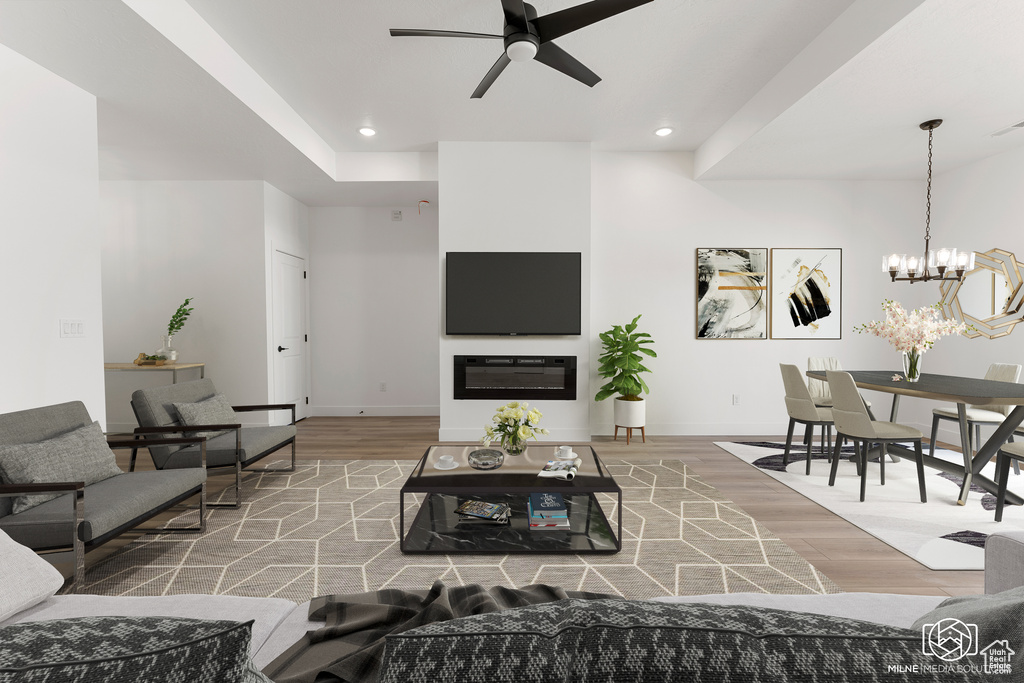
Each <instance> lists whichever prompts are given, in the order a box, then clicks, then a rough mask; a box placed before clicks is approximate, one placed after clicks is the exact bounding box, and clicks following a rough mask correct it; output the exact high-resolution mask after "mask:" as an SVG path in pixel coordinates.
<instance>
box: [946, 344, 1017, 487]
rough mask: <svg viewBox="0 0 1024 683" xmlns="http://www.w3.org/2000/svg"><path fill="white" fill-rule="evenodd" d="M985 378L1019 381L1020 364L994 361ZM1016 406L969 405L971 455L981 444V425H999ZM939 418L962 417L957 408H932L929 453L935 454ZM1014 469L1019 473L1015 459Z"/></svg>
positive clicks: (952, 418)
mask: <svg viewBox="0 0 1024 683" xmlns="http://www.w3.org/2000/svg"><path fill="white" fill-rule="evenodd" d="M985 379H990V380H995V381H997V382H1017V381H1018V380H1020V365H1013V364H1010V363H992V365H990V366H988V372H986V373H985ZM1013 407H1014V406H973V405H971V406H967V445H968V446H969V447H970V449H971V455H972V456H973V455H974V452H975V451H976V450H978V448H979V446H980V445H981V425H983V424H984V425H998V424H999V423H1001V422H1002V421H1003V420H1004V419H1006V416H1007V415H1009V414H1010V411H1011V410H1012V409H1013ZM939 420H952V421H953V422H959V421H960V417H959V415H958V414H957V411H956V409H955V408H954V409H953V410H949V409H948V408H935V409H934V410H932V433H931V444H930V445H929V446H928V454H929V455H935V438H936V436H937V435H938V432H939ZM1014 469H1015V470H1017V473H1018V474H1019V473H1020V471H1019V469H1018V468H1017V462H1016V461H1014Z"/></svg>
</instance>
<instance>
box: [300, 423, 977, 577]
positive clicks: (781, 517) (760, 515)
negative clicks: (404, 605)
mask: <svg viewBox="0 0 1024 683" xmlns="http://www.w3.org/2000/svg"><path fill="white" fill-rule="evenodd" d="M438 426H439V421H438V418H436V417H312V418H308V419H306V420H303V421H302V422H300V423H299V438H298V440H297V443H298V444H299V447H298V451H297V453H298V457H300V458H311V459H331V458H336V459H344V460H361V459H362V460H365V459H378V458H379V459H387V460H390V459H406V458H408V459H418V458H419V457H420V456H421V455H423V451H424V450H425V449H426V447H427V446H429V445H431V444H435V443H438V441H437V431H438ZM762 439H775V440H779V439H783V437H779V436H777V435H773V436H744V437H743V440H749V441H756V440H762ZM731 440H735V437H730V436H651V435H648V436H647V442H646V443H643V442H642V441H640V440H639V439H633V440H631V441H630V444H629V445H628V446H627V445H626V441H625V438H624V436H623V435H622V434H620V435H619V439H618V440H617V441H613V440H612V438H611V437H607V436H606V437H595V438H594V440H593V441H592V442H591V445H593V446H594V449H595V450H596V451H597V452H598V453H599V454H600V455H601V456H602V457H621V458H634V459H637V458H651V459H657V458H678V459H680V460H682V461H683V462H685V463H686V464H687V465H688V466H689V467H691V468H693V471H694V472H695V473H697V474H699V475H701V476H703V477H704V478H705V479H706V480H707V481H708V483H710V484H711V485H713V486H715V487H716V488H717V489H718V490H720V491H722V493H724V494H725V495H726V496H728V497H729V498H730V499H732V500H733V501H735V502H736V503H737V504H738V505H739V506H740V507H742V508H743V509H744V510H746V511H747V512H748V513H750V514H751V515H752V516H753V517H754V518H755V519H757V520H758V521H759V522H761V523H762V524H764V525H765V526H766V527H768V528H769V529H771V530H772V531H773V532H774V533H775V534H777V535H778V536H779V537H780V538H782V539H783V540H784V541H785V542H786V543H788V544H789V545H790V546H791V547H792V548H793V549H794V550H796V551H797V552H798V553H800V554H801V555H802V556H803V557H805V558H806V559H807V560H808V561H809V562H811V563H812V564H813V565H814V566H815V567H817V568H818V569H819V570H821V571H822V572H824V573H825V574H826V575H827V576H828V577H829V578H830V579H832V580H833V581H835V582H836V583H837V584H839V585H840V586H841V587H842V588H843V589H844V590H847V591H871V592H877V593H912V594H919V595H966V594H973V593H983V592H984V572H980V571H933V570H931V569H928V568H927V567H925V566H923V565H921V564H919V563H917V562H915V561H914V560H912V559H910V558H908V557H907V556H906V555H904V554H902V553H900V552H899V551H897V550H895V549H893V548H892V547H890V546H888V545H886V544H885V543H883V542H882V541H879V540H878V539H876V538H875V537H874V536H871V535H869V534H868V533H866V532H864V531H861V530H860V529H859V528H857V527H856V526H854V525H853V524H850V523H849V522H847V521H845V520H843V519H842V518H841V517H837V516H836V515H834V514H832V513H831V512H829V511H828V510H826V509H825V508H823V507H821V506H820V505H818V504H816V503H813V502H811V501H809V500H808V499H806V498H804V497H803V496H801V495H800V494H798V493H796V492H794V491H793V490H791V489H790V488H788V487H786V486H785V485H783V484H781V483H779V482H777V481H775V480H774V479H772V478H771V477H769V476H768V475H766V474H764V473H762V472H760V471H759V470H757V469H756V468H754V467H751V466H750V465H747V464H746V463H744V462H741V461H740V460H739V459H737V458H735V457H733V456H731V455H729V454H728V453H726V452H725V451H723V450H721V449H720V448H718V447H717V446H715V445H713V442H714V441H731Z"/></svg>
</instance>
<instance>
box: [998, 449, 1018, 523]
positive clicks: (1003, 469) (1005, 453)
mask: <svg viewBox="0 0 1024 683" xmlns="http://www.w3.org/2000/svg"><path fill="white" fill-rule="evenodd" d="M1020 460H1024V443H1020V442H1014V443H1004V444H1003V446H1002V448H1000V449H999V452H998V453H996V481H997V482H998V483H999V488H998V489H997V490H996V521H997V522H1001V521H1003V505H1005V504H1006V484H1007V479H1009V478H1010V462H1011V461H1012V462H1013V464H1014V465H1016V464H1017V462H1018V461H1020Z"/></svg>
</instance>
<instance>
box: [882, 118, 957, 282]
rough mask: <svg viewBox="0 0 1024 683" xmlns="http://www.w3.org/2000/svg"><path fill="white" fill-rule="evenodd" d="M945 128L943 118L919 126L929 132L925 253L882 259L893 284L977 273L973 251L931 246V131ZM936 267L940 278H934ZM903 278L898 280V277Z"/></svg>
mask: <svg viewBox="0 0 1024 683" xmlns="http://www.w3.org/2000/svg"><path fill="white" fill-rule="evenodd" d="M940 125H942V119H932V120H930V121H925V122H924V123H922V124H921V125H920V128H921V130H926V131H928V193H927V201H926V210H925V222H924V253H923V255H921V256H913V255H911V256H908V255H906V254H887V255H885V256H883V257H882V272H883V273H888V274H889V277H890V278H892V281H893V282H909V283H911V284H913V283H915V282H927V281H929V280H962V279H963V277H964V273H965V272H967V271H970V270H974V252H973V251H966V250H960V251H957V250H956V249H950V248H947V247H943V248H942V249H939V250H937V251H934V250H932V249H931V248H930V247H931V238H932V232H931V223H932V132H933V131H934V130H935V129H936V128H938V127H939V126H940ZM932 268H934V269H935V270H936V271H937V272H938V275H932V272H931V269H932ZM901 275H902V276H903V277H899V276H901Z"/></svg>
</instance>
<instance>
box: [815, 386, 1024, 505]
mask: <svg viewBox="0 0 1024 683" xmlns="http://www.w3.org/2000/svg"><path fill="white" fill-rule="evenodd" d="M850 375H851V376H852V377H853V381H854V383H856V385H857V386H858V387H859V388H861V389H865V390H868V391H879V392H882V393H885V394H892V408H891V409H890V411H889V421H890V422H896V417H897V413H898V411H899V405H900V398H901V397H903V396H911V397H915V398H924V399H928V400H931V401H944V402H947V403H955V404H956V407H957V416H958V418H959V419H958V422H959V425H960V445H961V447H962V452H963V464H960V463H958V462H950V461H948V460H943V459H941V458H936V457H933V456H930V455H925V456H924V464H925V465H926V466H928V467H932V468H934V469H938V470H941V471H943V472H947V473H949V474H952V475H954V476H956V477H957V478H960V479H961V484H960V496H959V497H958V499H957V503H958V504H960V505H964V504H965V503H966V502H967V496H968V494H969V493H970V491H971V485H972V484H975V485H977V486H980V487H981V488H983V489H985V490H986V491H988V492H990V493H992V494H996V493H997V492H998V486H997V484H996V482H995V481H993V480H992V479H990V478H988V477H986V476H984V475H983V474H981V471H982V469H983V468H984V467H985V465H987V464H988V463H989V462H990V461H991V460H992V458H993V457H995V455H996V453H997V452H998V451H999V449H1000V447H1002V445H1003V444H1004V443H1006V442H1007V440H1008V439H1010V438H1011V436H1012V435H1013V432H1014V430H1015V429H1017V427H1019V426H1020V424H1021V423H1022V422H1024V384H1018V383H1016V382H1000V381H997V380H990V379H978V378H975V377H956V376H953V375H935V374H929V373H922V374H921V377H920V379H919V380H918V381H917V382H908V381H907V380H906V378H905V377H904V376H903V374H902V373H893V371H892V370H853V371H851V372H850ZM807 376H808V377H812V378H814V379H818V380H825V371H824V370H808V371H807ZM968 405H973V406H982V407H990V406H1014V408H1013V409H1012V410H1010V412H1009V414H1007V416H1006V418H1005V419H1004V420H1003V421H1002V422H1001V423H1000V424H999V425H998V426H997V427H996V429H995V432H994V433H993V434H992V436H990V437H989V438H988V439H987V440H986V441H985V443H983V444H981V446H980V447H979V448H978V451H977V453H975V454H974V455H973V457H972V454H971V439H970V430H969V429H968V426H967V406H968ZM888 451H889V452H890V454H901V455H904V456H905V457H909V458H912V457H914V451H913V450H912V449H910V448H907V447H905V446H901V445H898V444H889V446H888ZM1006 502H1007V504H1010V505H1021V504H1024V498H1021V497H1020V496H1018V495H1016V494H1014V493H1012V492H1010V491H1007V492H1006Z"/></svg>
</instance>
